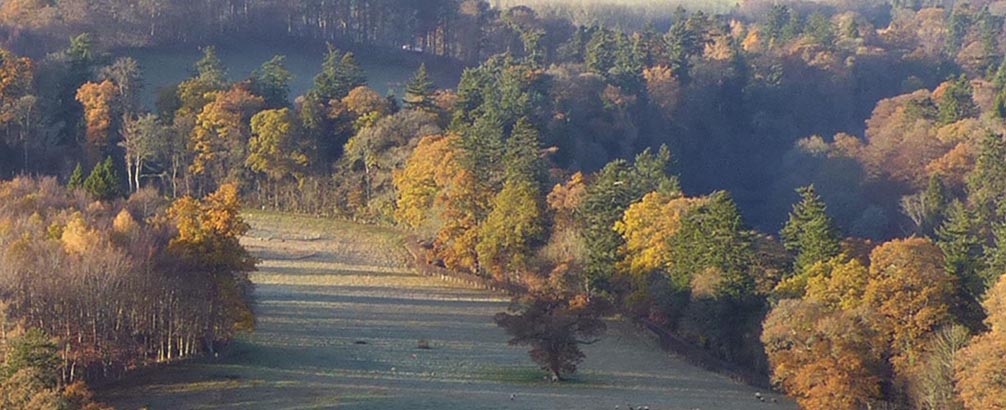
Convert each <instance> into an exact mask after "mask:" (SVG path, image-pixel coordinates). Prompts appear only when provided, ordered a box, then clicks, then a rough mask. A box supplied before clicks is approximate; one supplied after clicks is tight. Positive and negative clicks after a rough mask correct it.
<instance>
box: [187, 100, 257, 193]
mask: <svg viewBox="0 0 1006 410" xmlns="http://www.w3.org/2000/svg"><path fill="white" fill-rule="evenodd" d="M212 97H213V100H212V102H210V103H209V104H207V105H206V106H205V107H203V109H202V111H201V112H200V113H199V115H198V116H197V117H196V127H195V128H194V129H193V130H192V135H191V136H190V140H189V148H190V150H191V151H192V152H193V153H194V154H195V155H194V158H193V162H192V165H191V166H190V167H189V171H190V172H192V173H193V174H196V175H202V174H206V175H207V176H208V177H209V178H210V180H211V181H223V180H225V179H229V180H236V179H238V178H239V176H240V170H241V169H242V168H243V167H242V166H241V165H242V164H243V163H244V162H245V158H246V155H247V147H248V141H249V139H250V138H251V128H250V126H249V119H250V118H251V117H252V115H254V114H255V113H256V112H257V111H258V110H259V109H260V108H261V107H262V104H263V100H262V97H258V96H255V95H252V94H251V93H249V92H248V91H246V90H245V89H243V88H240V87H234V88H231V89H230V90H227V91H219V92H216V93H213V95H212Z"/></svg>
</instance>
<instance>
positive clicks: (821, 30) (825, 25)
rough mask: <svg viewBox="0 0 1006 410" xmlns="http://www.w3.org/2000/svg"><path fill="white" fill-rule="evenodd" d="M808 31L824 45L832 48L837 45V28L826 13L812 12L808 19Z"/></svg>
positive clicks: (818, 42)
mask: <svg viewBox="0 0 1006 410" xmlns="http://www.w3.org/2000/svg"><path fill="white" fill-rule="evenodd" d="M806 31H807V33H808V34H810V37H811V38H813V39H814V41H816V42H817V44H820V45H821V46H822V47H824V48H828V49H830V48H833V47H834V46H835V29H834V27H832V25H831V20H829V19H828V16H825V15H824V13H821V12H815V13H814V14H811V15H810V17H809V18H808V19H807V28H806Z"/></svg>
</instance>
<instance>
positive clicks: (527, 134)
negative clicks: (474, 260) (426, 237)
mask: <svg viewBox="0 0 1006 410" xmlns="http://www.w3.org/2000/svg"><path fill="white" fill-rule="evenodd" d="M540 145H541V144H540V143H539V141H538V132H537V130H535V129H534V127H533V126H532V125H531V124H530V123H529V122H528V121H527V119H521V120H520V121H518V122H517V124H516V125H515V126H514V129H513V131H512V132H511V135H510V138H508V139H507V142H506V150H505V152H504V154H503V166H504V175H505V181H504V183H503V188H502V190H500V192H499V193H498V194H497V195H496V197H495V198H494V199H493V208H492V210H491V211H490V212H489V214H488V215H487V216H486V220H485V223H483V224H482V226H481V233H480V235H479V237H480V240H479V244H478V246H477V247H476V252H477V253H478V255H479V262H480V263H483V264H484V265H485V266H486V267H488V268H489V269H490V270H491V271H492V272H493V273H495V274H496V275H497V276H498V277H500V276H501V277H503V278H506V277H507V276H508V274H509V273H521V272H522V271H524V270H526V269H528V267H529V260H530V257H531V256H532V255H531V250H532V246H533V245H534V244H535V243H536V242H538V241H540V240H541V239H542V236H543V235H544V233H545V220H544V218H545V209H544V203H543V202H544V201H543V199H544V198H543V195H542V193H541V182H542V180H543V179H544V164H543V163H542V160H541V157H540V152H539V151H540Z"/></svg>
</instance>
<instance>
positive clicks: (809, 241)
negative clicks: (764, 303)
mask: <svg viewBox="0 0 1006 410" xmlns="http://www.w3.org/2000/svg"><path fill="white" fill-rule="evenodd" d="M797 192H799V193H800V197H801V200H800V202H799V203H797V204H795V205H793V211H792V212H790V214H789V221H788V222H786V226H784V227H783V228H782V231H781V232H780V233H779V236H780V237H782V240H783V244H784V245H785V247H786V250H788V251H790V252H793V253H796V260H795V262H794V264H793V272H794V273H800V272H802V271H803V270H804V269H807V268H809V267H810V266H811V265H813V264H814V263H816V262H821V261H826V260H828V259H831V258H832V257H834V256H836V255H838V254H839V252H840V250H841V249H840V248H839V242H840V240H841V238H840V236H839V234H838V229H837V228H835V223H834V221H833V220H832V219H831V217H829V216H828V214H827V207H826V205H825V204H824V201H822V200H821V197H819V196H818V195H817V192H815V191H814V185H809V186H806V187H802V188H799V189H797Z"/></svg>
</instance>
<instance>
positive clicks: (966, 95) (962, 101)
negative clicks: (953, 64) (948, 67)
mask: <svg viewBox="0 0 1006 410" xmlns="http://www.w3.org/2000/svg"><path fill="white" fill-rule="evenodd" d="M972 94H973V90H972V89H971V82H970V81H968V79H967V77H966V76H964V75H963V74H961V76H960V77H958V78H957V79H953V80H950V81H949V83H948V85H947V87H946V88H945V90H944V91H943V94H942V95H941V96H940V99H939V101H938V103H937V107H938V108H939V113H938V114H937V118H938V119H939V123H940V124H941V125H946V124H950V123H954V122H957V121H960V120H962V119H964V118H967V117H973V116H975V115H976V114H977V113H978V107H977V106H976V105H975V102H974V99H972V97H971V95H972Z"/></svg>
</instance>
